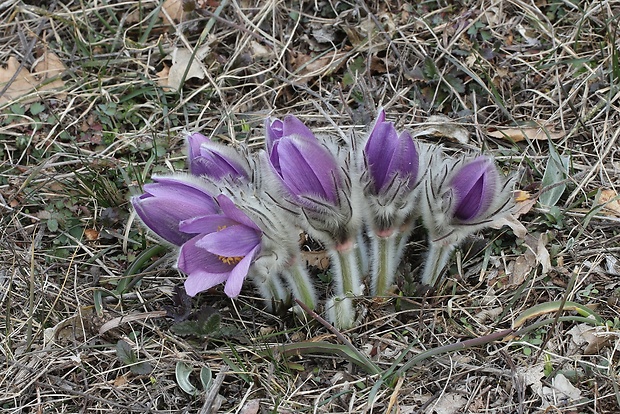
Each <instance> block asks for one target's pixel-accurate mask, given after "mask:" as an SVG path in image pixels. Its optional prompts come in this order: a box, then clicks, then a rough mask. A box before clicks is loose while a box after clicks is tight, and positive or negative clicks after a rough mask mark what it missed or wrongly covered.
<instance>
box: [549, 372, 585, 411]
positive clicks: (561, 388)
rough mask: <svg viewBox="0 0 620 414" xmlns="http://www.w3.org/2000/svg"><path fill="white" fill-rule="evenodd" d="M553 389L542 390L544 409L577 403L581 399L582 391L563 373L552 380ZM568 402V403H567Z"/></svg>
mask: <svg viewBox="0 0 620 414" xmlns="http://www.w3.org/2000/svg"><path fill="white" fill-rule="evenodd" d="M551 385H552V386H551V387H543V388H542V394H543V395H542V396H543V407H542V408H547V407H549V406H552V405H553V406H561V405H564V404H566V403H567V402H569V401H577V400H578V399H580V398H581V391H580V390H579V389H577V388H575V386H574V385H573V384H571V382H570V381H569V380H568V379H567V378H566V377H565V376H564V374H562V373H561V372H560V373H558V374H556V376H555V377H553V379H552V380H551ZM567 400H568V401H567Z"/></svg>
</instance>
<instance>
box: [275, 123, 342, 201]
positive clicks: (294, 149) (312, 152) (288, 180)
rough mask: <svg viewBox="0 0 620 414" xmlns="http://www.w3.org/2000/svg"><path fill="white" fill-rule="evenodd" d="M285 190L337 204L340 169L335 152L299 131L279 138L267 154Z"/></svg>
mask: <svg viewBox="0 0 620 414" xmlns="http://www.w3.org/2000/svg"><path fill="white" fill-rule="evenodd" d="M269 160H270V162H271V165H272V166H273V168H274V170H275V172H276V174H277V175H278V177H280V179H281V180H282V182H283V183H284V185H285V186H286V188H287V189H288V191H289V192H290V193H291V194H292V195H294V196H296V197H299V198H300V200H301V204H304V201H303V200H304V199H310V200H317V199H318V201H320V202H328V203H329V204H331V205H337V204H338V188H337V186H338V184H339V177H340V175H339V170H338V164H337V163H336V160H335V158H334V156H333V155H332V154H331V153H330V152H329V151H328V150H327V148H325V147H324V146H323V145H321V143H319V141H317V140H316V139H314V140H309V139H306V138H304V137H302V136H300V135H289V136H284V137H282V138H280V140H279V141H278V142H277V143H276V145H274V146H273V151H272V152H271V154H270V156H269Z"/></svg>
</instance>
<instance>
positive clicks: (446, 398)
mask: <svg viewBox="0 0 620 414" xmlns="http://www.w3.org/2000/svg"><path fill="white" fill-rule="evenodd" d="M465 404H467V397H465V396H464V395H461V394H457V393H455V392H447V393H443V394H441V396H440V397H439V399H438V400H437V402H436V403H435V404H431V406H430V407H429V409H428V410H427V411H425V412H426V413H429V414H430V413H435V414H455V413H458V412H459V411H460V410H461V408H463V407H464V406H465Z"/></svg>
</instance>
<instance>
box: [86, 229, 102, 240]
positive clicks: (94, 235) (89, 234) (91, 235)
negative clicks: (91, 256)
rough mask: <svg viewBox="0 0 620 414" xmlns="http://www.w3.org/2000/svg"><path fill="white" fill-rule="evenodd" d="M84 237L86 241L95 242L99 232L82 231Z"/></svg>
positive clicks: (92, 230)
mask: <svg viewBox="0 0 620 414" xmlns="http://www.w3.org/2000/svg"><path fill="white" fill-rule="evenodd" d="M84 237H86V240H88V241H95V240H97V239H99V232H98V231H97V230H95V229H86V230H84Z"/></svg>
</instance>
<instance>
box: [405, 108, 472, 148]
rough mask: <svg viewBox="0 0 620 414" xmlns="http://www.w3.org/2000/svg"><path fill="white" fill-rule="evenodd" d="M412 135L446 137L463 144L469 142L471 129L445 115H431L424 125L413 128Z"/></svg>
mask: <svg viewBox="0 0 620 414" xmlns="http://www.w3.org/2000/svg"><path fill="white" fill-rule="evenodd" d="M412 135H413V137H414V138H415V137H419V136H423V135H432V136H436V137H445V138H449V139H452V140H455V141H457V142H460V143H461V144H467V143H468V142H469V131H467V129H465V128H463V127H462V126H460V125H459V124H457V123H456V122H454V121H453V120H452V119H451V118H448V117H447V116H444V115H433V116H430V117H429V118H428V120H427V121H426V122H425V123H424V124H423V125H421V126H419V127H418V128H416V129H414V130H413V134H412Z"/></svg>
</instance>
